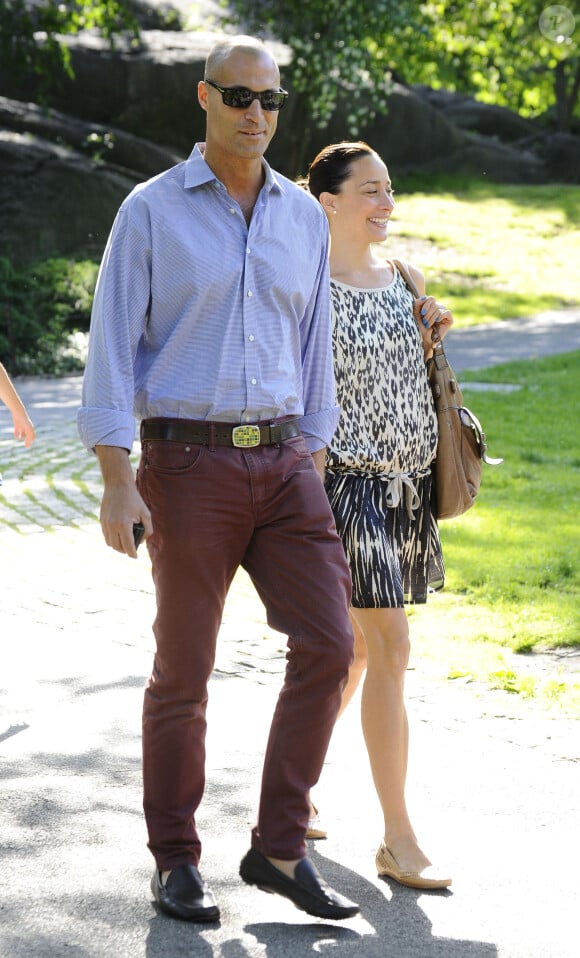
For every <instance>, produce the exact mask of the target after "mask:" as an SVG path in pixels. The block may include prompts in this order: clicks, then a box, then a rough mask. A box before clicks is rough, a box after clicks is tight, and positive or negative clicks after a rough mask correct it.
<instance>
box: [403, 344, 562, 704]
mask: <svg viewBox="0 0 580 958" xmlns="http://www.w3.org/2000/svg"><path fill="white" fill-rule="evenodd" d="M470 379H471V380H474V379H476V380H477V381H479V382H481V381H483V382H490V383H511V384H517V385H519V386H520V387H521V388H520V389H519V390H518V391H515V392H510V393H498V392H480V391H475V390H470V389H469V380H470ZM461 382H462V389H463V396H464V402H465V404H466V405H468V406H471V407H473V410H474V412H476V413H477V415H478V417H479V418H480V419H481V421H482V423H483V425H484V428H485V431H486V433H487V437H488V442H489V452H490V455H492V456H503V457H504V462H503V463H502V465H500V466H497V467H489V466H484V473H483V481H482V487H481V491H480V494H479V496H478V498H477V500H476V503H475V505H474V506H473V508H472V509H471V510H469V511H468V512H467V513H466V514H465V515H463V516H461V517H459V518H457V519H453V520H451V521H445V522H442V523H441V524H440V532H441V539H442V543H443V549H444V555H445V563H446V568H447V579H446V588H445V591H444V592H443V593H442V594H441V595H440V596H436V597H433V598H432V599H431V600H430V603H429V605H428V607H427V610H419V611H417V612H415V611H413V610H412V611H411V618H412V620H414V631H415V629H416V631H417V634H418V636H419V647H420V649H421V651H422V652H425V653H427V654H429V655H433V656H434V657H435V658H437V657H439V658H440V660H441V665H442V667H443V668H444V669H445V671H446V674H447V675H448V676H450V677H458V676H464V677H471V678H478V679H484V680H486V681H487V682H488V684H490V685H491V687H494V688H497V687H502V688H505V689H506V690H507V691H510V692H518V693H519V694H521V695H526V696H539V697H542V696H543V697H544V698H545V699H546V701H547V702H548V703H549V704H554V702H558V703H559V704H562V703H563V702H567V705H568V707H569V708H570V709H572V710H573V711H577V714H578V715H579V716H580V685H578V684H577V683H576V684H575V683H574V682H573V681H569V680H566V677H565V676H555V677H554V676H553V675H551V676H549V677H548V679H547V680H546V683H545V688H543V687H540V685H539V684H538V682H537V680H536V679H534V678H533V677H531V676H527V675H526V674H525V673H524V672H522V671H521V670H520V669H519V668H518V656H514V655H513V653H514V652H515V653H529V652H532V651H533V652H541V651H545V650H553V649H572V648H580V535H579V515H580V431H579V430H578V425H577V414H578V408H579V398H580V397H579V392H580V387H579V383H580V352H574V353H565V354H563V355H558V356H554V357H547V358H544V359H537V360H532V361H529V362H515V363H507V364H505V365H502V366H496V367H494V368H492V369H489V370H485V371H480V372H478V373H465V374H464V375H463V376H462V377H461ZM434 634H435V635H436V636H437V637H436V638H435V640H433V636H434ZM520 662H521V663H522V666H523V658H522V657H520ZM534 683H535V684H534Z"/></svg>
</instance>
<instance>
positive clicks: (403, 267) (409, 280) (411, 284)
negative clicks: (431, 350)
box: [391, 259, 443, 352]
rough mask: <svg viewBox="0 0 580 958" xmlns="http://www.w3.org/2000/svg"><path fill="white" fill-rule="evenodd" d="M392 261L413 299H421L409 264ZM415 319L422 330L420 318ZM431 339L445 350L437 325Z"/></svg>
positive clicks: (433, 329) (397, 260)
mask: <svg viewBox="0 0 580 958" xmlns="http://www.w3.org/2000/svg"><path fill="white" fill-rule="evenodd" d="M391 263H392V264H393V266H395V267H396V268H397V269H398V270H399V273H400V274H401V276H402V277H403V279H404V280H405V283H406V284H407V288H408V290H409V292H410V293H411V295H412V296H413V299H419V297H420V296H421V293H420V292H419V290H418V289H417V284H416V282H415V280H414V279H413V277H412V276H411V274H410V272H409V267H408V266H407V264H406V263H404V262H403V261H402V260H400V259H392V260H391ZM413 315H414V314H413ZM415 321H416V323H417V327H418V329H419V332H421V327H420V326H419V320H418V319H415ZM431 341H432V343H433V345H434V346H437V347H438V350H440V351H441V352H443V343H442V342H441V340H440V338H439V333H437V331H436V330H435V327H434V326H433V328H432V332H431Z"/></svg>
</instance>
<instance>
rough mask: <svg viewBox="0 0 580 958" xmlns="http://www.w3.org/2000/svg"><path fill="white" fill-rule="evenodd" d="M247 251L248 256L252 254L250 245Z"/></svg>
mask: <svg viewBox="0 0 580 958" xmlns="http://www.w3.org/2000/svg"><path fill="white" fill-rule="evenodd" d="M246 253H247V255H248V256H250V255H251V253H252V251H251V249H250V247H249V246H248V248H247V250H246Z"/></svg>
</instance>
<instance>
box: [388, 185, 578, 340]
mask: <svg viewBox="0 0 580 958" xmlns="http://www.w3.org/2000/svg"><path fill="white" fill-rule="evenodd" d="M415 185H416V184H415ZM395 186H397V183H396V177H395ZM396 200H397V206H396V208H395V212H394V214H393V218H392V220H391V224H390V228H389V229H390V237H389V240H388V241H387V246H386V249H387V251H388V252H389V253H392V254H394V255H396V253H397V242H398V240H402V241H403V242H408V241H411V242H412V241H413V240H419V241H422V243H421V247H420V248H419V249H418V250H417V254H416V255H415V254H414V253H412V255H411V256H409V258H410V259H411V260H412V261H413V262H415V263H416V265H417V266H418V267H419V268H421V269H423V270H424V273H425V276H426V279H427V284H428V289H429V292H431V293H432V294H433V295H435V296H436V297H437V298H438V299H440V300H441V301H442V302H445V303H446V304H447V305H449V306H450V307H451V308H452V309H453V310H454V313H455V317H456V322H457V325H458V326H465V325H472V324H474V323H484V322H489V321H491V320H496V319H508V318H515V317H518V316H526V315H532V314H534V313H538V312H542V311H543V310H546V309H559V308H561V307H563V306H571V305H577V303H578V301H579V300H580V274H578V271H577V270H576V269H574V268H573V266H572V264H574V263H577V262H578V261H579V260H580V187H577V186H564V185H557V186H554V185H546V186H514V185H509V186H508V185H503V184H501V185H500V184H495V183H480V182H473V181H471V182H470V181H461V182H459V183H457V184H455V186H454V185H453V184H450V183H448V182H447V181H446V180H445V179H443V178H439V179H438V180H435V181H432V184H431V185H430V186H429V189H428V190H427V189H426V188H425V187H424V188H423V192H413V193H410V192H407V193H404V192H403V193H399V194H398V195H397V196H396Z"/></svg>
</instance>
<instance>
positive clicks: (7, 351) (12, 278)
mask: <svg viewBox="0 0 580 958" xmlns="http://www.w3.org/2000/svg"><path fill="white" fill-rule="evenodd" d="M97 272H98V264H97V263H95V262H93V261H92V260H69V259H62V258H60V259H49V260H44V261H43V262H40V263H36V264H33V265H30V266H27V267H17V266H14V265H13V264H12V263H11V261H10V260H9V259H7V258H6V257H0V357H1V359H2V361H3V362H4V364H5V365H6V366H7V367H8V368H9V369H10V372H11V373H12V374H13V375H21V376H22V375H29V376H30V375H53V376H61V375H63V374H65V373H70V372H75V371H78V370H80V369H82V366H83V356H82V349H81V348H80V346H79V341H80V342H81V343H82V341H83V339H84V336H82V335H79V334H86V333H87V332H88V329H89V322H90V313H91V303H92V296H93V291H94V288H95V282H96V278H97Z"/></svg>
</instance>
